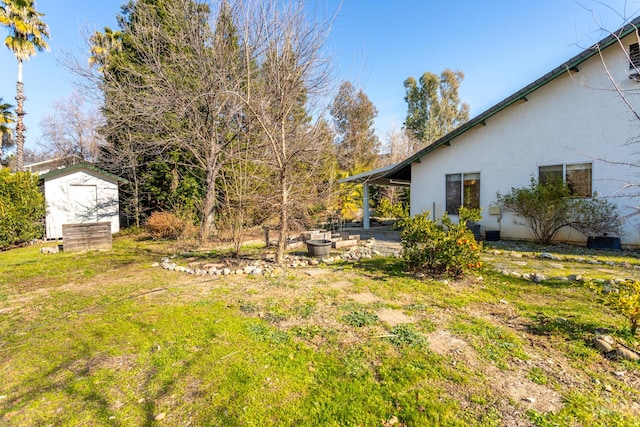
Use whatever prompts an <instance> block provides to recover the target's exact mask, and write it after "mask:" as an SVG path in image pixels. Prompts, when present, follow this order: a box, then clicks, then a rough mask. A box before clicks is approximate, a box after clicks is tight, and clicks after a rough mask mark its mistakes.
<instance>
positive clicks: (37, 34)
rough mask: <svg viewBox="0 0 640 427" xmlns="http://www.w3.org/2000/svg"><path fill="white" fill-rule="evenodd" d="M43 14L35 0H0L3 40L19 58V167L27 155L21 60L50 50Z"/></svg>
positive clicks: (17, 168) (17, 133) (17, 95)
mask: <svg viewBox="0 0 640 427" xmlns="http://www.w3.org/2000/svg"><path fill="white" fill-rule="evenodd" d="M42 16H44V14H42V13H39V12H38V11H36V9H35V2H34V1H33V0H0V25H2V26H4V27H7V28H8V29H9V35H8V36H7V38H6V39H5V40H4V44H5V46H7V47H8V48H9V49H10V50H11V51H12V52H13V54H14V55H15V56H16V59H17V60H18V83H17V85H16V101H18V106H17V109H16V115H17V116H18V120H17V123H16V170H18V171H19V170H22V166H23V160H24V159H23V158H24V133H25V131H26V130H27V128H26V126H25V125H24V121H23V119H24V115H25V112H24V101H25V99H26V98H25V96H24V85H23V84H22V62H23V61H28V60H29V58H30V57H32V56H34V55H35V54H36V50H38V51H41V52H42V51H43V50H49V45H48V44H47V42H46V41H45V38H48V37H49V27H48V26H47V24H45V23H44V22H42V20H41V19H40V18H41V17H42Z"/></svg>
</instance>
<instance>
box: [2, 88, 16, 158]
mask: <svg viewBox="0 0 640 427" xmlns="http://www.w3.org/2000/svg"><path fill="white" fill-rule="evenodd" d="M12 108H13V105H11V104H7V103H5V102H2V98H0V161H2V148H3V146H5V145H7V141H10V140H11V128H10V127H9V125H10V124H11V123H13V122H15V116H14V115H13V112H12V111H11V109H12ZM0 167H1V166H0Z"/></svg>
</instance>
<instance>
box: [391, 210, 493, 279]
mask: <svg viewBox="0 0 640 427" xmlns="http://www.w3.org/2000/svg"><path fill="white" fill-rule="evenodd" d="M478 220H480V210H479V209H467V208H464V207H461V208H460V221H459V222H458V223H457V224H455V223H454V222H453V221H451V218H449V216H448V215H447V214H446V213H445V214H444V215H443V216H442V218H441V219H440V222H435V221H432V220H431V219H429V212H424V213H422V214H419V215H415V216H413V217H408V218H404V219H402V220H400V222H399V225H400V227H401V228H402V231H401V232H400V237H401V238H402V246H403V248H404V252H403V258H404V261H405V263H406V265H407V267H408V268H409V269H410V270H412V271H414V272H418V271H422V272H426V273H428V274H431V275H434V276H443V275H446V276H453V277H462V276H463V275H464V274H466V273H468V272H469V271H470V270H472V269H476V268H480V267H481V265H482V264H481V262H480V251H481V249H482V245H481V244H480V243H478V242H476V240H475V238H474V237H473V233H472V232H471V231H470V230H469V229H468V228H467V226H466V223H467V221H478Z"/></svg>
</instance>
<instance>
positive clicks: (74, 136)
mask: <svg viewBox="0 0 640 427" xmlns="http://www.w3.org/2000/svg"><path fill="white" fill-rule="evenodd" d="M101 124H102V117H101V115H100V112H99V111H98V109H97V108H95V107H93V106H91V105H88V104H87V102H86V101H85V99H84V98H83V97H82V95H80V93H79V92H77V91H75V92H73V93H72V94H71V95H70V96H69V97H68V98H65V99H61V100H58V101H56V102H54V103H53V107H52V112H51V114H49V115H47V116H45V117H44V118H43V119H42V120H41V121H40V128H41V131H42V138H43V140H42V141H40V145H41V146H42V149H43V151H44V152H48V153H50V154H52V155H54V156H56V157H67V156H72V155H75V156H78V157H80V158H82V159H83V160H87V161H94V160H95V159H96V158H97V155H98V150H99V148H100V147H101V146H102V145H104V140H103V138H102V136H101V135H100V134H99V133H98V129H99V127H100V125H101Z"/></svg>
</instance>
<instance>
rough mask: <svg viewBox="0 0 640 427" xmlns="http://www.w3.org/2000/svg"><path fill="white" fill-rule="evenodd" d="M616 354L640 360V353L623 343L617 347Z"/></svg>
mask: <svg viewBox="0 0 640 427" xmlns="http://www.w3.org/2000/svg"><path fill="white" fill-rule="evenodd" d="M616 356H618V357H621V358H623V359H627V360H640V355H639V354H638V353H636V352H635V351H633V350H631V349H630V348H627V347H625V346H623V345H619V346H618V347H616Z"/></svg>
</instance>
